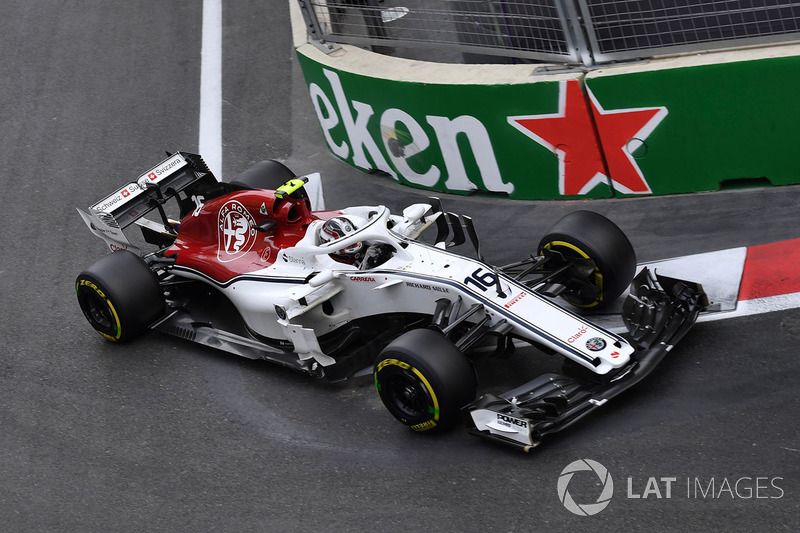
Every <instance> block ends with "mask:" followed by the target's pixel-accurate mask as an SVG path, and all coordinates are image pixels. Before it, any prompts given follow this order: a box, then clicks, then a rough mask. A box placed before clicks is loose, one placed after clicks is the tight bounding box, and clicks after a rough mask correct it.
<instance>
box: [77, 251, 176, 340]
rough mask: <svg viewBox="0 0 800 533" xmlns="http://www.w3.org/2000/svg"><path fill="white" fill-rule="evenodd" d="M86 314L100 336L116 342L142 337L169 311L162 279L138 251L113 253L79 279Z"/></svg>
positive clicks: (78, 284)
mask: <svg viewBox="0 0 800 533" xmlns="http://www.w3.org/2000/svg"><path fill="white" fill-rule="evenodd" d="M75 292H76V293H77V296H78V305H80V308H81V311H83V315H84V316H85V317H86V320H88V321H89V324H91V326H92V327H93V328H94V329H95V331H97V332H98V333H99V334H100V335H102V336H103V337H105V338H106V339H107V340H109V341H112V342H128V341H131V340H133V339H135V338H136V337H139V336H141V335H142V334H143V333H144V332H145V331H147V328H148V326H150V325H151V324H152V323H153V322H155V321H156V320H157V319H158V318H160V317H161V316H162V315H163V314H164V311H165V308H166V303H165V301H164V293H163V292H162V291H161V287H160V286H159V284H158V278H157V277H156V275H155V274H154V273H153V271H151V270H150V268H149V267H148V266H147V264H146V263H145V262H144V261H143V260H142V259H141V258H140V257H139V256H137V255H136V254H134V253H131V252H129V251H119V252H114V253H112V254H109V255H107V256H105V257H103V258H102V259H100V260H99V261H97V262H96V263H95V264H93V265H92V266H90V267H89V268H87V269H86V270H84V271H83V272H81V273H80V275H79V276H78V278H77V280H75Z"/></svg>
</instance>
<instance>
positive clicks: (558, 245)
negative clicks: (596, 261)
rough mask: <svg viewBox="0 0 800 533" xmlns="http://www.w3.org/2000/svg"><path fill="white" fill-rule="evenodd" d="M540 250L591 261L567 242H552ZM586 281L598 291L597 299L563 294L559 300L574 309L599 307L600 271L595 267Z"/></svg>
mask: <svg viewBox="0 0 800 533" xmlns="http://www.w3.org/2000/svg"><path fill="white" fill-rule="evenodd" d="M542 248H543V249H545V250H553V251H559V252H561V253H562V254H564V255H565V256H566V257H574V258H576V259H591V258H590V257H589V254H587V253H586V252H584V251H583V250H581V249H580V248H578V247H577V246H575V245H574V244H572V243H568V242H563V241H553V242H549V243H547V244H545V245H544V246H543V247H542ZM559 266H560V265H559ZM586 281H587V283H589V284H591V285H594V286H595V287H597V288H598V289H600V294H599V297H597V298H586V297H582V296H580V295H578V294H563V295H562V296H561V298H562V299H563V300H564V301H566V302H568V303H570V304H572V305H574V306H575V307H583V308H591V307H596V306H598V305H600V304H601V303H602V302H603V274H601V273H600V269H599V268H598V267H597V266H595V269H594V273H593V274H592V276H591V277H590V278H589V279H587V280H586Z"/></svg>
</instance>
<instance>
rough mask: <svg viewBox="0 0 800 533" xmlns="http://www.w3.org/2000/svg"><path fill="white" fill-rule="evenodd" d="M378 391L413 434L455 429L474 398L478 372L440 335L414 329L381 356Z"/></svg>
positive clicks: (376, 366) (384, 402) (387, 405)
mask: <svg viewBox="0 0 800 533" xmlns="http://www.w3.org/2000/svg"><path fill="white" fill-rule="evenodd" d="M374 378H375V388H376V389H377V390H378V394H379V395H380V398H381V401H382V402H383V404H384V405H385V406H386V409H388V411H389V412H390V413H391V414H392V416H394V417H395V418H396V419H397V420H399V421H400V422H402V423H403V424H405V425H406V426H408V427H410V428H411V429H413V430H414V431H419V432H430V431H437V430H442V429H447V428H449V427H452V426H453V425H455V424H456V422H458V420H459V418H460V410H461V408H462V407H463V406H464V405H466V404H467V403H469V402H470V401H472V400H473V399H474V398H475V393H476V390H477V381H476V378H475V371H474V370H473V368H472V365H471V364H470V362H469V361H468V360H467V358H466V357H465V356H464V354H462V353H461V352H460V351H458V349H457V348H456V347H455V346H454V345H453V343H452V342H450V341H449V340H447V338H445V337H444V335H442V334H441V333H439V332H436V331H433V330H429V329H415V330H412V331H409V332H407V333H404V334H403V335H401V336H400V337H398V338H397V339H395V340H394V341H393V342H392V343H390V344H389V345H388V346H387V347H386V348H384V349H383V351H382V352H381V353H380V355H379V356H378V362H377V364H376V365H375V370H374Z"/></svg>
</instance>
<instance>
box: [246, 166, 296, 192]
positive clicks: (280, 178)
mask: <svg viewBox="0 0 800 533" xmlns="http://www.w3.org/2000/svg"><path fill="white" fill-rule="evenodd" d="M295 177H296V176H295V175H294V172H292V171H291V170H289V168H288V167H287V166H286V165H284V164H283V163H280V162H278V161H274V160H272V159H267V160H265V161H261V162H259V163H256V164H255V165H253V166H252V167H250V168H248V169H247V170H245V171H244V172H242V173H241V174H239V175H238V176H236V178H235V179H234V180H233V181H231V185H234V186H235V187H237V188H239V189H248V190H251V189H270V190H275V189H277V188H278V187H280V186H281V185H283V184H284V183H286V182H287V181H289V180H290V179H293V178H295Z"/></svg>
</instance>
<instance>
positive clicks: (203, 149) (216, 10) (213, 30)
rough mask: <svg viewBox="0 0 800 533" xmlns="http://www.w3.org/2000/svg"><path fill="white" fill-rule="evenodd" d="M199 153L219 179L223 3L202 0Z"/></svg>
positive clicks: (220, 175)
mask: <svg viewBox="0 0 800 533" xmlns="http://www.w3.org/2000/svg"><path fill="white" fill-rule="evenodd" d="M197 146H198V148H197V149H198V152H199V153H200V155H202V156H203V159H204V160H205V162H206V164H207V165H208V168H210V169H211V172H213V173H214V175H215V176H216V177H217V179H219V180H221V179H222V0H203V31H202V44H201V50H200V134H199V139H198V142H197Z"/></svg>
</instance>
